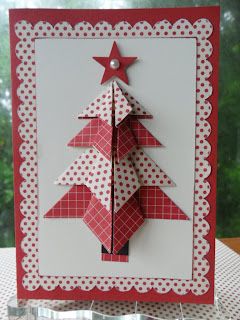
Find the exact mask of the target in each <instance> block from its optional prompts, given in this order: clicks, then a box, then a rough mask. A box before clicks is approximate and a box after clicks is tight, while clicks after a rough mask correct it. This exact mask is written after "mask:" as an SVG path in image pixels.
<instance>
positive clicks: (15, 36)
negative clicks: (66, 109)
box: [10, 7, 219, 303]
mask: <svg viewBox="0 0 240 320" xmlns="http://www.w3.org/2000/svg"><path fill="white" fill-rule="evenodd" d="M181 19H186V20H187V21H188V22H189V24H191V25H193V26H195V25H196V23H197V22H198V21H205V19H207V20H208V21H209V22H210V23H211V25H212V29H213V30H212V33H211V35H210V37H209V38H208V40H209V41H210V43H211V46H212V47H213V50H212V52H211V55H209V57H208V61H209V62H210V63H211V65H212V72H211V73H210V76H209V77H207V78H208V81H210V84H211V86H212V88H213V91H212V94H211V95H210V96H209V97H207V99H206V100H207V101H209V103H211V106H212V110H211V112H210V114H209V117H208V119H207V121H208V123H209V124H210V126H211V133H210V134H209V135H208V137H207V141H208V143H209V144H210V145H211V152H210V154H209V156H208V158H207V160H208V162H209V165H210V167H211V173H210V174H209V175H208V177H207V178H206V181H207V182H208V183H209V185H210V188H211V191H210V193H209V194H208V196H207V197H206V200H207V201H208V203H209V206H210V211H209V213H208V215H207V216H206V217H203V219H205V221H206V223H207V224H209V226H210V228H209V231H208V232H207V234H206V235H205V236H204V238H205V240H206V241H207V243H208V244H209V246H210V250H209V251H208V253H207V254H206V256H205V258H206V259H207V261H208V264H209V270H208V272H207V273H206V275H205V279H206V281H208V283H209V286H208V290H206V291H205V292H204V293H200V294H199V292H198V294H196V292H197V291H196V290H195V289H194V285H193V287H192V288H191V287H190V288H189V290H186V291H184V293H182V292H181V290H179V294H178V291H176V290H173V289H170V290H166V292H161V293H159V291H158V290H157V289H156V288H152V289H150V290H147V291H146V292H141V290H138V289H137V287H134V286H133V287H132V288H130V289H129V290H127V291H126V290H120V289H119V288H118V287H117V286H116V287H112V288H110V289H109V290H101V288H100V287H97V286H94V287H93V288H91V289H90V290H83V289H80V288H78V287H76V288H73V289H71V290H64V286H63V285H58V286H56V288H54V289H53V290H49V289H48V288H44V286H42V285H39V283H38V284H37V285H36V288H31V290H30V288H28V287H27V286H26V284H25V283H24V281H25V280H24V279H26V275H27V271H26V270H27V269H28V268H26V266H23V263H22V261H23V259H24V258H25V256H26V252H24V250H23V245H22V241H23V239H24V237H25V234H24V232H23V229H22V227H21V223H22V220H23V219H24V215H23V213H22V206H24V204H23V203H22V201H23V199H24V196H23V194H22V193H20V186H21V184H22V183H24V177H23V175H22V172H21V170H20V167H21V165H22V163H23V161H24V158H23V157H22V154H21V150H20V149H19V148H20V146H21V144H22V142H23V140H24V138H26V137H23V135H21V134H20V132H19V126H20V124H21V123H22V121H23V120H22V119H23V118H22V115H21V112H20V111H21V108H22V96H21V95H22V93H21V92H20V91H19V90H18V87H19V86H20V84H21V81H22V80H21V79H20V77H19V75H18V73H17V72H16V70H17V67H18V65H19V64H20V62H21V50H22V49H21V47H19V46H18V43H19V39H20V38H21V39H23V41H24V37H26V38H28V37H29V34H28V32H27V31H26V30H25V29H26V28H24V27H22V31H21V32H19V31H18V30H17V28H16V24H17V23H19V22H20V21H23V20H24V21H26V22H27V23H30V24H31V25H32V28H34V26H35V25H36V24H37V23H38V22H39V21H45V22H47V23H49V24H50V25H52V26H54V25H56V24H58V23H60V22H62V21H66V22H67V23H68V24H69V25H71V26H74V25H76V24H78V23H81V22H83V21H86V22H87V23H89V24H90V25H92V26H95V25H96V24H97V23H99V22H101V21H106V22H108V23H109V24H110V25H112V26H113V27H114V26H115V25H116V24H117V23H119V22H121V21H125V22H128V23H129V24H130V25H131V26H134V25H136V24H137V23H140V22H141V21H143V20H144V21H146V22H147V23H148V24H149V25H150V27H151V28H152V27H153V26H154V25H155V24H156V23H157V22H159V21H163V20H167V21H168V23H169V24H171V25H174V24H175V23H176V22H177V21H181ZM201 19H202V20H201ZM179 28H180V27H179ZM202 28H203V29H204V28H205V25H204V23H203V24H202ZM176 29H178V28H176ZM186 29H187V28H186ZM137 30H138V29H137ZM193 30H194V29H193ZM47 32H48V31H44V30H43V31H42V29H39V32H36V33H35V35H34V39H37V38H42V37H47ZM56 32H59V31H57V30H56ZM69 32H70V31H69ZM166 32H167V31H164V33H163V34H161V31H159V34H157V33H156V36H159V37H161V36H167V34H166ZM181 32H184V31H181ZM191 32H192V33H193V31H191ZM199 32H200V34H201V31H199ZM200 34H199V35H194V37H196V38H198V37H199V38H198V39H200V37H201V35H200ZM59 35H60V36H61V34H59ZM51 36H52V37H54V36H55V33H54V32H52V34H51ZM84 36H85V35H84V34H83V35H82V37H84ZM118 36H119V37H122V36H124V35H121V32H119V33H116V35H115V37H116V38H117V37H118ZM138 36H139V37H144V32H142V31H139V34H138ZM149 36H150V35H149ZM173 36H175V34H173ZM179 36H183V34H182V35H181V34H179ZM187 36H188V37H191V33H188V34H187ZM86 37H87V34H86ZM145 37H146V35H145ZM192 37H193V36H192ZM63 38H64V37H63ZM10 40H11V74H12V102H13V112H12V114H13V148H14V194H15V200H14V201H15V232H16V252H17V296H18V298H21V299H70V300H76V299H79V300H80V299H83V300H91V299H93V300H129V301H168V302H190V303H213V302H214V265H215V261H214V259H215V216H216V168H217V104H218V58H219V7H198V8H174V9H131V10H122V9H120V10H114V13H113V10H95V9H94V10H57V9H12V10H10ZM201 54H202V53H201V52H199V53H198V55H199V56H200V55H201ZM33 65H34V62H33ZM197 81H199V79H197ZM198 90H199V91H198ZM123 93H124V95H125V96H126V97H127V94H125V92H124V91H123ZM29 94H30V95H31V94H32V92H30V93H29ZM205 94H206V93H205V92H204V91H201V89H197V95H200V96H201V95H202V97H204V95H205ZM127 99H128V101H129V106H131V105H132V103H133V104H134V103H135V102H133V100H132V99H133V98H132V97H129V98H127ZM136 103H137V102H136ZM196 104H198V101H196ZM31 108H32V110H33V111H35V110H36V106H35V105H31V104H29V108H28V109H26V110H27V111H26V110H25V111H26V112H28V113H29V116H31ZM82 110H83V109H82ZM200 110H201V109H200ZM126 111H128V110H126ZM133 111H134V112H135V114H136V117H135V119H134V120H132V119H129V120H128V121H129V127H130V129H131V132H133V137H132V136H131V135H130V136H129V135H128V137H127V139H128V141H130V143H129V145H127V146H126V148H127V150H128V151H129V150H130V149H131V148H132V145H133V141H134V135H135V134H136V135H137V132H141V130H145V128H144V127H143V126H142V125H141V124H140V125H139V124H138V122H137V121H138V120H137V118H151V117H152V116H151V115H149V114H148V113H147V111H141V106H140V105H139V107H137V106H136V105H135V109H134V110H133ZM128 112H129V111H128ZM198 112H199V113H201V111H197V114H196V116H199V113H198ZM24 116H26V115H24ZM153 116H154V115H153ZM79 117H80V118H89V117H88V116H84V115H82V116H81V115H80V116H79ZM94 117H95V116H94ZM108 119H109V114H108ZM98 120H99V119H98ZM115 120H116V124H117V125H121V121H122V116H120V115H119V117H118V118H117V119H115ZM102 121H103V119H101V120H100V121H97V120H96V119H93V120H91V123H89V125H88V126H87V127H85V128H84V129H83V130H82V131H81V132H80V133H79V134H78V135H76V136H75V138H73V139H72V140H71V141H70V142H69V144H68V145H69V146H73V147H75V146H84V147H86V146H91V145H92V142H95V143H96V148H101V149H103V148H102V147H103V145H102V142H101V139H97V142H96V138H101V136H99V137H98V134H99V131H100V130H101V128H102V123H101V122H102ZM91 126H92V128H91ZM84 131H85V132H84ZM105 131H106V130H105ZM105 133H107V136H108V137H109V136H111V132H110V133H109V131H108V132H107V131H106V132H105ZM28 134H29V135H30V134H31V132H30V133H28ZM85 134H86V136H85ZM123 134H124V135H125V134H126V132H124V133H123ZM196 139H198V136H196ZM25 140H26V139H25ZM135 141H136V144H137V145H141V146H146V145H147V144H148V142H146V141H145V140H141V137H140V138H139V137H137V138H136V137H135ZM147 141H149V146H160V147H161V144H160V143H159V142H158V141H157V140H156V139H155V138H154V136H151V134H149V137H147ZM36 143H37V142H36ZM136 150H137V152H139V151H138V149H136ZM104 152H105V156H106V157H108V156H109V149H108V148H107V149H105V148H104ZM134 152H135V151H133V153H134ZM123 156H124V152H122V153H119V155H118V158H119V160H120V159H121V157H123ZM132 156H133V157H134V154H133V155H132ZM148 161H150V160H149V159H148ZM197 161H198V156H197V154H196V162H197ZM133 165H134V164H133ZM136 169H138V168H136V167H135V170H136ZM142 179H144V176H143V178H142ZM36 183H37V179H36ZM171 183H172V181H171V180H170V179H169V184H171ZM66 184H68V183H66ZM56 187H57V186H56ZM89 188H90V187H89V186H88V185H87V186H83V185H74V186H71V189H70V190H69V192H68V196H63V197H62V199H59V200H60V202H61V205H62V206H66V212H65V211H64V210H63V211H62V210H61V211H59V208H60V207H59V205H58V204H55V205H54V204H53V207H52V209H51V210H50V211H49V212H47V213H46V216H48V218H56V217H57V216H58V217H59V215H61V214H62V213H63V215H64V216H65V214H66V216H67V217H74V213H75V215H76V212H74V209H76V208H79V211H78V217H80V218H83V219H85V223H86V224H89V225H90V224H91V225H92V223H93V222H94V221H92V214H91V212H92V211H96V212H97V214H99V215H102V217H104V220H103V219H102V224H103V227H104V228H105V231H104V239H102V241H104V242H105V245H106V247H109V246H110V241H109V237H110V238H111V237H112V232H111V228H109V221H110V220H111V216H108V215H106V214H105V213H106V212H103V211H102V208H103V205H102V204H101V203H100V201H99V199H98V198H97V195H96V194H95V193H93V195H92V194H91V192H90V190H89ZM156 193H157V191H156V187H155V186H150V187H148V186H146V185H145V184H144V180H142V183H141V188H140V189H139V191H138V192H137V193H135V195H134V197H131V198H130V200H128V201H127V202H126V203H125V205H124V206H127V210H124V211H123V212H122V214H120V215H119V218H118V219H117V220H116V221H115V224H116V228H117V229H118V230H120V231H119V232H120V233H121V234H125V235H126V237H123V238H119V237H118V238H117V239H115V240H116V244H114V245H116V247H117V246H118V242H119V241H120V242H121V245H119V248H120V246H122V245H124V244H125V243H126V242H127V241H128V239H129V237H130V236H129V234H130V233H131V232H134V230H135V229H137V228H139V227H140V226H141V224H142V221H143V219H144V216H142V215H141V214H140V209H139V208H140V207H141V206H142V208H143V209H144V211H145V210H147V212H148V213H147V214H146V213H144V215H145V218H146V216H147V215H149V216H148V218H166V219H171V218H172V219H183V220H185V219H186V217H185V215H184V213H183V212H182V211H181V210H180V209H178V208H177V207H176V205H175V204H174V203H173V202H172V201H171V199H169V198H168V197H166V196H165V194H164V193H163V192H161V191H160V193H161V194H159V195H158V196H159V198H161V200H163V201H164V203H165V204H166V206H169V207H171V211H170V212H169V213H168V212H167V213H166V215H167V216H166V217H164V216H161V204H160V203H159V206H158V209H159V210H160V211H157V210H156V206H155V207H154V209H152V207H151V205H152V204H151V200H150V199H151V194H154V196H155V195H156ZM82 194H84V197H83V196H82ZM149 195H150V196H149ZM70 198H71V201H73V202H74V206H73V208H70V209H71V210H70V211H69V200H70ZM144 199H147V200H146V201H145V200H144ZM90 204H91V205H90ZM124 206H122V209H120V210H119V212H120V213H121V210H123V208H124ZM98 207H100V209H99V208H98ZM86 208H88V209H89V212H87V214H86V216H85V217H84V212H86V210H87V209H86ZM103 210H104V209H103ZM90 211H91V212H90ZM105 211H107V210H106V209H105ZM119 212H118V213H119ZM170 213H171V215H172V216H171V217H170ZM159 215H160V216H161V217H160V216H159ZM197 215H198V212H197V210H196V212H195V214H194V217H197ZM75 217H76V216H75ZM95 217H96V216H95ZM127 219H130V220H132V222H134V224H133V223H132V224H131V225H132V226H134V230H130V229H131V228H129V224H127V223H126V224H125V225H124V223H122V222H126V221H127ZM194 219H195V218H194ZM105 221H107V223H106V224H105V225H104V223H105ZM106 226H107V227H106ZM122 228H125V229H123V230H122ZM194 228H197V225H196V223H194ZM119 239H120V240H119ZM32 245H33V246H37V240H36V243H33V244H32ZM116 252H117V248H116ZM116 252H115V251H113V254H115V253H116ZM102 260H104V261H127V260H128V257H127V256H123V257H122V258H117V257H115V255H113V257H112V258H110V257H109V256H108V254H105V253H102ZM111 263H114V262H111ZM55 278H57V277H55ZM135 280H136V282H138V281H142V279H140V280H139V279H138V278H136V279H135ZM158 280H159V282H158V283H159V286H161V282H165V281H166V279H158ZM172 281H174V279H169V281H168V282H169V285H170V283H171V282H172ZM180 282H181V280H180ZM175 283H176V286H178V284H177V281H176V282H175ZM186 283H187V280H185V282H184V281H183V283H182V287H183V288H184V286H185V284H186ZM183 290H184V289H183Z"/></svg>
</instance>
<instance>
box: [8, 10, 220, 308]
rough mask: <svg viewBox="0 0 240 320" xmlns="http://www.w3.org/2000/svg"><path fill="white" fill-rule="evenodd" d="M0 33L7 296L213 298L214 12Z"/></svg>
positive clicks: (36, 23)
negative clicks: (11, 289)
mask: <svg viewBox="0 0 240 320" xmlns="http://www.w3.org/2000/svg"><path fill="white" fill-rule="evenodd" d="M10 28H11V32H10V33H11V60H12V97H13V138H14V139H13V141H14V173H15V182H14V188H15V221H16V248H17V289H18V297H19V298H35V299H38V298H44V299H100V300H130V301H134V300H138V301H171V302H194V303H213V297H214V237H215V200H216V199H215V198H216V153H217V151H216V140H217V95H218V91H217V90H218V88H217V81H218V53H219V52H218V51H219V39H218V38H219V8H218V7H208V8H181V9H180V8H175V9H132V10H55V9H54V10H52V9H49V10H47V9H29V10H27V9H19V10H15V9H14V10H11V11H10Z"/></svg>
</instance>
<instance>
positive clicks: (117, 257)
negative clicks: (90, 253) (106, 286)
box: [102, 253, 128, 262]
mask: <svg viewBox="0 0 240 320" xmlns="http://www.w3.org/2000/svg"><path fill="white" fill-rule="evenodd" d="M102 261H109V262H128V256H125V255H121V254H111V253H102Z"/></svg>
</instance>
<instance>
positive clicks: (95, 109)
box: [78, 84, 113, 126]
mask: <svg viewBox="0 0 240 320" xmlns="http://www.w3.org/2000/svg"><path fill="white" fill-rule="evenodd" d="M112 101H113V97H112V84H110V86H109V87H108V88H107V90H105V91H104V92H103V93H102V94H100V95H99V96H98V97H97V98H96V99H95V100H94V101H93V102H91V103H90V104H89V105H88V107H86V108H85V109H84V110H83V111H82V112H81V113H80V114H79V115H78V118H79V119H87V118H96V117H98V118H100V119H102V120H103V121H106V122H107V123H108V124H109V125H110V126H111V125H112Z"/></svg>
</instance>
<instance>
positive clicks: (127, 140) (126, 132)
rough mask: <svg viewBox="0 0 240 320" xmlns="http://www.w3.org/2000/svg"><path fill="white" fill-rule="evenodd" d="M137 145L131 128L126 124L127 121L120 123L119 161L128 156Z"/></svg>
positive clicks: (118, 135)
mask: <svg viewBox="0 0 240 320" xmlns="http://www.w3.org/2000/svg"><path fill="white" fill-rule="evenodd" d="M136 144H137V143H136V140H135V138H134V136H133V134H132V132H131V130H130V129H129V126H127V124H125V121H124V122H122V123H120V125H119V126H118V130H117V161H120V160H121V159H122V158H123V157H124V156H125V155H127V154H128V153H129V152H130V151H131V150H132V148H133V147H135V146H136Z"/></svg>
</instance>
